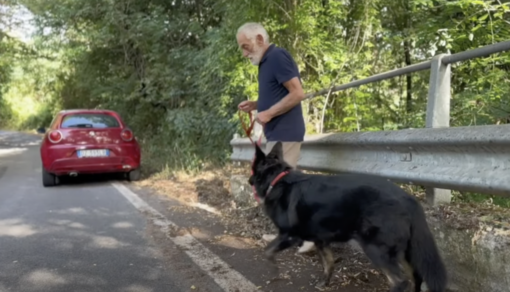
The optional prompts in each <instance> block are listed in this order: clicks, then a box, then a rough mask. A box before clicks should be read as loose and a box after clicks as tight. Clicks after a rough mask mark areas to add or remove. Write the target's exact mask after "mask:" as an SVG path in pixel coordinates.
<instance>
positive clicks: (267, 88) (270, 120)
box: [237, 22, 314, 253]
mask: <svg viewBox="0 0 510 292" xmlns="http://www.w3.org/2000/svg"><path fill="white" fill-rule="evenodd" d="M237 43H238V45H239V47H240V48H241V49H242V51H243V57H246V58H248V59H250V61H251V63H252V64H253V65H255V66H258V69H259V70H258V71H259V72H258V81H259V98H258V100H257V101H243V102H241V103H240V104H239V109H241V110H242V111H245V112H250V111H253V110H255V109H256V110H257V112H258V113H257V116H256V121H257V122H258V123H260V124H261V125H263V126H264V135H265V136H266V140H267V142H266V149H265V151H266V152H267V153H268V152H269V151H271V149H272V147H273V146H274V145H275V144H276V143H277V142H282V146H283V156H284V159H285V161H286V162H287V163H289V164H290V165H291V166H292V167H296V165H297V162H298V159H299V154H300V150H301V143H302V142H303V138H304V135H305V121H304V118H303V110H302V108H301V101H302V100H303V99H304V97H305V94H304V92H303V88H302V87H301V78H300V74H299V69H298V67H297V65H296V62H294V59H293V58H292V56H291V55H290V54H289V52H287V51H286V50H285V49H283V48H279V47H277V46H275V45H274V44H270V43H269V35H268V34H267V31H266V30H265V29H264V27H263V26H262V25H260V24H258V23H252V22H250V23H246V24H244V25H242V26H241V27H240V28H239V29H238V31H237ZM263 238H264V240H266V241H271V240H273V239H274V238H275V235H268V234H266V235H264V237H263ZM313 247H314V245H313V243H312V242H304V243H303V245H302V246H301V247H300V249H299V251H298V252H300V253H303V252H307V251H310V250H312V249H313Z"/></svg>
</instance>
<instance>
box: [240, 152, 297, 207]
mask: <svg viewBox="0 0 510 292" xmlns="http://www.w3.org/2000/svg"><path fill="white" fill-rule="evenodd" d="M289 169H292V167H291V166H290V165H289V164H288V163H286V162H285V161H284V160H283V146H282V143H281V142H277V143H276V144H275V145H274V147H273V149H271V151H270V152H269V153H268V154H267V155H266V154H265V153H264V151H262V149H260V147H259V146H258V145H255V160H254V161H253V165H252V171H253V174H252V175H251V176H250V179H249V180H248V182H249V183H250V185H252V186H254V187H255V190H256V191H257V195H258V196H259V198H260V199H261V200H264V199H265V196H266V191H267V189H268V188H269V185H270V184H271V182H272V181H273V180H274V179H275V178H276V177H277V176H278V175H279V174H280V173H281V172H283V171H286V170H289Z"/></svg>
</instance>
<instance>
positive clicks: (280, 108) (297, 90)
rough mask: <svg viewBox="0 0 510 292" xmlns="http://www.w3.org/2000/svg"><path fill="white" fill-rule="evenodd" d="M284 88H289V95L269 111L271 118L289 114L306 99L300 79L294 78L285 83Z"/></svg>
mask: <svg viewBox="0 0 510 292" xmlns="http://www.w3.org/2000/svg"><path fill="white" fill-rule="evenodd" d="M283 86H285V88H287V90H288V91H289V94H287V95H286V96H285V97H284V98H282V100H280V101H279V102H277V103H276V104H274V105H273V106H272V107H270V108H269V109H268V110H267V111H268V113H269V115H270V116H271V118H274V117H277V116H279V115H281V114H284V113H286V112H288V111H289V110H290V109H291V108H293V107H294V106H296V105H297V104H299V103H300V102H301V101H302V100H303V99H304V98H305V93H304V91H303V87H302V86H301V82H300V81H299V78H298V77H293V78H292V79H290V80H289V81H286V82H284V83H283Z"/></svg>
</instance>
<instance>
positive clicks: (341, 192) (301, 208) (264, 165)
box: [249, 143, 447, 292]
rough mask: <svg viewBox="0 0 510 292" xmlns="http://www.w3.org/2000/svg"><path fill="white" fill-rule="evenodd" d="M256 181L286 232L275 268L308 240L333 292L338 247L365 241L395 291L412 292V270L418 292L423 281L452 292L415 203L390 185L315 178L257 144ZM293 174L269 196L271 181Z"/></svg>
mask: <svg viewBox="0 0 510 292" xmlns="http://www.w3.org/2000/svg"><path fill="white" fill-rule="evenodd" d="M255 147H256V150H255V151H256V155H255V161H254V163H253V175H252V176H251V177H250V180H249V182H250V184H251V185H254V186H255V189H256V191H257V194H258V196H259V197H260V198H261V200H262V202H263V205H264V209H265V212H266V214H267V215H268V216H269V217H270V218H271V220H272V221H273V223H274V224H275V225H276V227H277V228H278V230H279V233H278V236H277V237H276V238H275V239H274V240H273V241H272V242H271V243H269V245H268V246H267V248H266V255H267V257H268V258H269V259H271V260H273V261H274V256H275V255H276V253H278V252H280V251H283V250H284V249H287V248H289V247H292V246H294V245H296V244H298V243H299V242H302V241H303V240H306V241H312V242H314V243H315V245H316V247H317V251H318V254H319V256H320V258H321V260H322V264H323V267H324V278H323V280H322V281H321V283H319V284H318V285H319V286H327V285H329V282H330V279H331V275H332V272H333V266H334V258H333V253H332V251H331V248H330V244H331V243H333V242H347V241H349V240H351V239H354V240H355V241H357V242H358V243H359V244H360V246H361V247H362V249H363V251H364V252H365V254H366V255H367V257H368V258H369V259H370V260H371V262H372V263H373V264H374V265H375V266H376V267H378V268H380V269H381V270H382V271H383V272H384V273H385V274H386V276H387V277H388V280H389V281H390V284H391V289H390V292H404V291H407V290H408V289H409V288H410V286H411V285H410V282H409V281H408V280H407V279H406V277H405V276H404V275H403V272H405V271H404V266H403V265H406V266H407V267H408V268H409V267H410V268H411V271H412V273H413V278H414V284H415V289H414V291H416V292H419V291H421V289H420V287H421V284H422V282H423V281H425V283H427V286H428V288H429V290H430V292H444V291H445V289H446V282H447V274H446V270H445V267H444V264H443V261H442V259H441V257H440V255H439V253H438V250H437V247H436V243H435V241H434V238H433V236H432V234H431V232H430V230H429V227H428V225H427V222H426V220H425V213H424V211H423V208H422V207H421V205H420V203H419V202H418V201H417V200H416V199H415V197H413V196H411V195H409V194H407V193H406V192H405V191H404V190H402V189H401V188H400V187H398V186H397V185H395V184H393V183H391V182H389V181H388V180H386V179H383V178H379V177H375V176H368V175H359V174H343V175H310V174H304V173H302V172H300V171H295V170H292V168H291V167H290V166H289V165H288V164H287V163H285V162H284V161H283V159H282V157H283V153H282V145H281V143H277V144H276V145H275V146H274V148H273V149H272V150H271V152H270V153H268V154H267V155H266V154H265V153H264V152H263V151H262V150H261V149H260V148H259V147H258V146H257V145H256V146H255ZM283 171H289V173H288V174H287V175H285V176H284V177H283V178H281V179H280V180H279V181H278V182H277V183H276V184H275V186H274V188H273V189H272V190H270V192H269V193H268V194H267V196H266V192H267V190H268V189H269V186H270V184H271V182H272V181H273V180H274V179H275V178H276V177H277V176H278V174H280V173H281V172H283Z"/></svg>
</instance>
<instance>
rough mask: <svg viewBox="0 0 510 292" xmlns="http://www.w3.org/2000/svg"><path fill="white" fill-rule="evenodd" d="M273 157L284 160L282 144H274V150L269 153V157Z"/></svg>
mask: <svg viewBox="0 0 510 292" xmlns="http://www.w3.org/2000/svg"><path fill="white" fill-rule="evenodd" d="M269 155H271V156H273V157H276V158H277V159H278V160H283V145H282V142H280V141H278V142H276V144H274V146H273V149H271V152H269V154H268V156H269Z"/></svg>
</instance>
